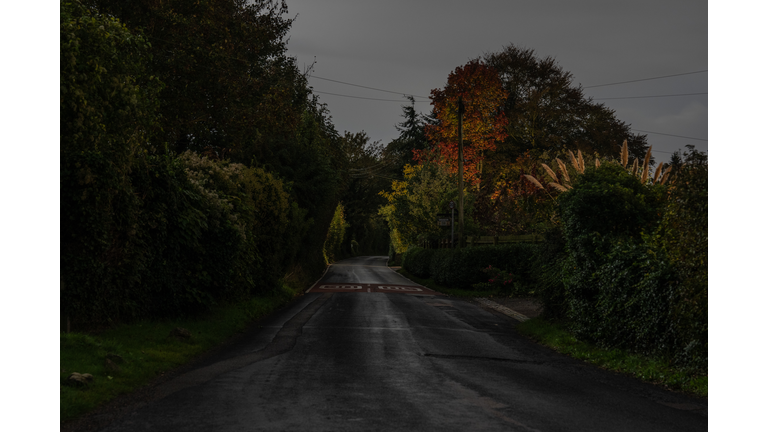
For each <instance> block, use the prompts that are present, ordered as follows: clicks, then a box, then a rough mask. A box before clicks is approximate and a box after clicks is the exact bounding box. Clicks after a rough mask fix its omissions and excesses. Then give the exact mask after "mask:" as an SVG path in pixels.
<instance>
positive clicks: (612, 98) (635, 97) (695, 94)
mask: <svg viewBox="0 0 768 432" xmlns="http://www.w3.org/2000/svg"><path fill="white" fill-rule="evenodd" d="M705 94H709V93H707V92H704V93H681V94H671V95H655V96H624V97H610V98H596V99H592V100H615V99H647V98H662V97H677V96H698V95H705Z"/></svg>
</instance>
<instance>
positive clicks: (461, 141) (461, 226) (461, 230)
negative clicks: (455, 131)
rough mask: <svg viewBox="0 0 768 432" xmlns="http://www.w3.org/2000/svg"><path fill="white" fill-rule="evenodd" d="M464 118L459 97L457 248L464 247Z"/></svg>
mask: <svg viewBox="0 0 768 432" xmlns="http://www.w3.org/2000/svg"><path fill="white" fill-rule="evenodd" d="M463 116H464V102H463V101H462V100H461V96H459V248H463V247H464V136H463V135H462V130H461V122H462V117H463Z"/></svg>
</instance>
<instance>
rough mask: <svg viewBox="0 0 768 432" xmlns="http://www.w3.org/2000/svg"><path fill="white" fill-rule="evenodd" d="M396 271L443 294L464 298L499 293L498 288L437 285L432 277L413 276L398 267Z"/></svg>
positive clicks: (490, 295)
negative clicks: (476, 289)
mask: <svg viewBox="0 0 768 432" xmlns="http://www.w3.org/2000/svg"><path fill="white" fill-rule="evenodd" d="M397 272H398V273H400V274H401V275H403V276H405V277H406V278H408V279H410V280H412V281H414V282H416V283H417V284H419V285H424V286H425V287H427V288H429V289H431V290H432V291H437V292H440V293H443V294H448V295H450V296H453V297H464V298H472V297H493V296H497V297H498V295H499V292H498V290H492V291H474V290H465V289H458V288H448V287H445V286H442V285H438V284H437V283H436V282H435V281H434V280H432V279H422V278H420V277H417V276H414V275H413V274H411V273H409V272H408V271H407V270H406V269H404V268H400V269H399V270H397Z"/></svg>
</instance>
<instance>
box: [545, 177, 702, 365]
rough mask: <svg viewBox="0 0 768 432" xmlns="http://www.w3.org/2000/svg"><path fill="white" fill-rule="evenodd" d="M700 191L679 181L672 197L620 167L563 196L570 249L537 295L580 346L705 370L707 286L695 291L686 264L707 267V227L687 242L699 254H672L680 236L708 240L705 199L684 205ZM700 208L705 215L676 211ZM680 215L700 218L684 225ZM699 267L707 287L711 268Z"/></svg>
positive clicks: (561, 206) (560, 201)
mask: <svg viewBox="0 0 768 432" xmlns="http://www.w3.org/2000/svg"><path fill="white" fill-rule="evenodd" d="M694 184H696V182H694V181H692V180H689V181H687V182H680V183H676V184H675V186H673V188H672V189H673V193H672V195H671V196H670V198H669V199H667V193H668V188H667V187H665V186H659V185H644V184H642V183H641V182H640V181H639V179H637V178H636V177H635V176H633V175H631V174H629V173H627V171H626V170H624V169H623V168H621V167H620V166H618V165H616V164H604V165H603V166H601V167H600V168H599V169H588V170H587V172H586V173H585V174H584V175H582V176H581V177H580V178H579V179H578V181H577V182H576V184H575V185H574V187H573V189H571V190H569V191H568V192H565V193H563V194H562V195H561V196H560V197H559V198H558V204H559V209H560V216H561V218H562V223H563V240H564V247H563V248H562V249H561V251H559V252H558V251H550V252H549V254H550V255H551V256H553V257H560V259H561V262H560V264H559V265H557V266H550V267H545V268H544V269H543V270H544V273H545V274H546V277H545V278H544V279H546V281H547V283H546V284H542V286H543V289H540V290H539V294H540V296H541V297H542V299H543V300H544V303H545V305H547V307H548V308H550V311H549V313H550V314H551V315H558V316H559V317H561V318H564V319H566V321H567V322H568V325H569V327H570V329H571V330H572V331H573V332H574V334H575V335H576V336H577V337H579V338H581V339H585V340H590V341H594V342H597V343H599V344H602V345H605V346H608V347H621V348H625V349H630V350H634V351H637V352H640V353H643V354H648V355H654V356H663V357H666V358H669V359H670V360H671V361H674V362H676V363H678V364H680V365H684V366H687V367H692V368H696V369H698V370H701V371H704V372H706V367H707V366H706V365H707V355H708V354H707V326H706V317H707V312H706V290H707V288H706V282H704V283H703V284H698V285H696V288H695V289H690V288H689V287H691V286H692V285H695V283H693V282H692V281H693V280H695V279H694V278H695V277H693V276H692V274H687V273H686V267H685V266H686V265H688V264H687V263H690V262H697V263H701V262H706V224H704V234H703V235H700V236H699V237H694V236H695V235H696V234H692V235H690V237H689V238H696V239H697V240H696V242H695V244H696V245H697V246H698V247H697V248H695V253H691V254H687V255H686V260H684V261H680V260H679V259H676V256H677V255H675V253H676V251H677V250H676V249H675V248H674V247H672V246H674V243H673V242H672V241H673V240H674V239H675V237H674V233H675V232H680V231H675V230H682V229H684V230H686V232H687V233H697V232H698V233H701V229H702V227H701V225H700V224H699V225H696V223H695V222H696V221H698V220H699V219H700V218H702V217H703V218H704V219H706V204H703V205H698V204H696V203H701V202H703V203H706V198H704V199H698V200H696V199H694V198H691V199H690V200H682V199H679V197H680V196H682V195H685V193H684V192H681V191H683V190H687V189H688V188H691V187H694V186H693V185H694ZM698 190H699V191H701V190H703V193H702V192H699V193H698V195H696V193H688V196H696V197H699V196H703V197H706V186H704V187H703V189H702V188H700V187H699V188H698ZM675 191H676V192H675ZM694 204H695V205H698V207H695V209H698V210H700V211H701V212H700V213H699V212H696V211H693V212H688V213H686V212H685V211H683V210H678V209H680V208H686V209H687V208H688V207H690V206H692V205H694ZM671 210H675V211H676V213H675V218H673V219H671V218H672V216H671ZM680 213H684V214H690V215H695V217H691V218H689V220H687V221H686V220H685V219H683V218H680V219H677V217H679V214H680ZM662 221H664V222H665V223H662ZM672 221H674V225H675V229H674V230H671V229H670V228H669V227H670V224H671V222H672ZM692 243H694V242H692ZM701 245H704V246H703V247H702V246H701ZM697 270H698V271H697V273H696V274H697V277H699V276H701V275H703V280H704V281H706V267H703V266H698V267H697ZM558 279H559V280H558Z"/></svg>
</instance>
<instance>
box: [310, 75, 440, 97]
mask: <svg viewBox="0 0 768 432" xmlns="http://www.w3.org/2000/svg"><path fill="white" fill-rule="evenodd" d="M310 78H317V79H321V80H324V81H331V82H335V83H339V84H345V85H349V86H354V87H360V88H365V89H370V90H376V91H380V92H386V93H394V94H399V95H409V96H413V97H419V98H424V99H429V96H418V95H413V94H410V93H406V92H398V91H392V90H384V89H380V88H376V87H367V86H364V85H358V84H352V83H348V82H344V81H338V80H333V79H330V78H323V77H319V76H317V75H310Z"/></svg>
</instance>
